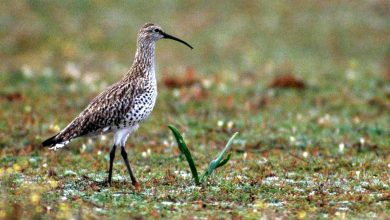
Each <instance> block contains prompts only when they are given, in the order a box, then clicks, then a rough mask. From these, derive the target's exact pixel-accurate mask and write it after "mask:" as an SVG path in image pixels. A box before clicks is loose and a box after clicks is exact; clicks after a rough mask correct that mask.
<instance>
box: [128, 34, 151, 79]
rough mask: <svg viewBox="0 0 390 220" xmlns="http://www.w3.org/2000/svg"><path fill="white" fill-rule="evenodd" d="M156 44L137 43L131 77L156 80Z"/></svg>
mask: <svg viewBox="0 0 390 220" xmlns="http://www.w3.org/2000/svg"><path fill="white" fill-rule="evenodd" d="M154 50H155V42H148V43H145V42H142V41H138V42H137V51H136V53H135V58H134V62H133V65H132V67H131V71H130V72H129V75H131V76H132V77H134V76H137V77H143V78H149V79H150V78H155V76H154Z"/></svg>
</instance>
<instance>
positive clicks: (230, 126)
mask: <svg viewBox="0 0 390 220" xmlns="http://www.w3.org/2000/svg"><path fill="white" fill-rule="evenodd" d="M233 125H234V122H232V121H229V122H228V123H227V128H228V129H232V128H233Z"/></svg>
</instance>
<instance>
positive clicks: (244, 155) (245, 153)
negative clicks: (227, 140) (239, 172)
mask: <svg viewBox="0 0 390 220" xmlns="http://www.w3.org/2000/svg"><path fill="white" fill-rule="evenodd" d="M247 156H248V153H247V152H244V154H243V155H242V157H243V159H244V160H246V158H247Z"/></svg>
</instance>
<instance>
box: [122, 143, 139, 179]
mask: <svg viewBox="0 0 390 220" xmlns="http://www.w3.org/2000/svg"><path fill="white" fill-rule="evenodd" d="M121 154H122V157H123V160H124V161H125V164H126V167H127V171H129V174H130V178H131V183H132V184H133V186H135V187H139V183H138V182H137V180H136V179H135V176H134V174H133V171H131V167H130V164H129V160H128V159H127V153H126V150H125V147H124V146H121Z"/></svg>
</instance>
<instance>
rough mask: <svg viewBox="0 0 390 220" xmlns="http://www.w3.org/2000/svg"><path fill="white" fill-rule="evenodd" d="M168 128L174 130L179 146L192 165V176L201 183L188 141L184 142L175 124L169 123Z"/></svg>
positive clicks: (196, 181)
mask: <svg viewBox="0 0 390 220" xmlns="http://www.w3.org/2000/svg"><path fill="white" fill-rule="evenodd" d="M168 128H169V129H170V130H171V131H172V133H173V136H175V139H176V142H177V146H178V147H179V150H180V151H181V152H182V153H183V154H184V156H185V157H186V159H187V162H188V165H189V166H190V169H191V173H192V177H193V178H194V180H195V184H196V185H199V184H200V182H199V176H198V171H197V170H196V166H195V162H194V160H193V159H192V155H191V153H190V151H189V150H188V148H187V145H186V143H185V142H184V139H183V137H182V136H181V134H180V132H179V131H178V130H177V129H176V128H175V127H174V126H173V125H168Z"/></svg>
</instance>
